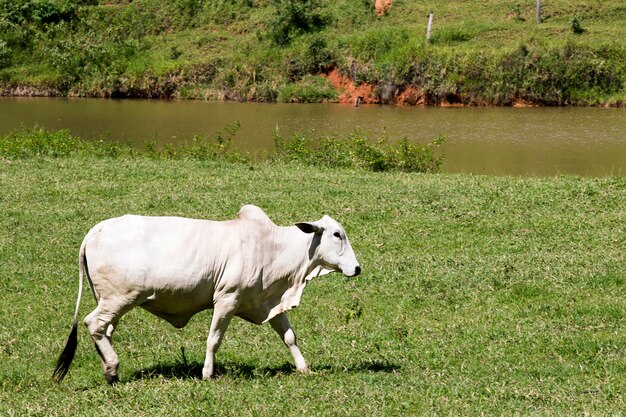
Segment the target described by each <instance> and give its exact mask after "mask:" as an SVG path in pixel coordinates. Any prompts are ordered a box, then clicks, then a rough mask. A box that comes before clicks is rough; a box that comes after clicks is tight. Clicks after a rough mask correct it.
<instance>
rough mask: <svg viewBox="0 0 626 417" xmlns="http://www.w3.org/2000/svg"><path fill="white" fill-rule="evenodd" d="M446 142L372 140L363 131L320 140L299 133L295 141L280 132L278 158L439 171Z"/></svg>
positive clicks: (276, 135) (276, 136)
mask: <svg viewBox="0 0 626 417" xmlns="http://www.w3.org/2000/svg"><path fill="white" fill-rule="evenodd" d="M445 141H446V137H444V136H439V137H437V138H435V139H434V140H432V141H431V142H430V143H428V144H426V145H424V146H421V145H413V144H410V143H409V141H408V139H406V138H402V139H400V140H398V141H390V140H389V139H388V138H387V137H386V136H383V137H382V138H379V139H378V140H377V141H372V140H369V139H368V138H367V137H366V136H365V135H364V134H363V132H360V131H354V132H352V133H351V134H350V135H349V136H348V137H347V138H335V137H324V138H320V139H317V140H314V139H312V138H310V137H308V136H306V135H305V134H303V133H296V134H294V135H293V136H292V138H291V140H289V141H285V140H284V139H283V138H282V137H281V136H280V133H279V132H278V131H276V132H275V133H274V144H275V154H274V158H275V159H283V160H287V161H297V162H301V163H306V164H310V165H322V166H328V167H338V168H362V169H367V170H369V171H377V172H382V171H402V172H439V170H440V168H441V164H442V162H443V156H442V155H439V154H437V152H436V151H437V149H438V148H439V146H440V145H441V144H443V143H444V142H445Z"/></svg>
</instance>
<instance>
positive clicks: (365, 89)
mask: <svg viewBox="0 0 626 417" xmlns="http://www.w3.org/2000/svg"><path fill="white" fill-rule="evenodd" d="M325 77H326V78H327V79H328V80H329V81H330V82H331V83H333V86H335V88H336V89H337V90H339V97H338V99H339V102H340V103H349V104H354V102H355V101H356V99H357V98H359V97H360V98H361V100H360V101H361V103H364V104H374V103H380V100H379V99H378V98H377V97H376V94H374V89H375V87H374V86H372V85H371V84H367V83H360V84H359V85H355V83H354V81H352V80H351V79H350V78H349V77H347V76H345V75H342V74H341V73H340V72H339V71H338V70H337V69H336V68H335V69H333V70H332V71H331V72H329V73H328V74H326V75H325Z"/></svg>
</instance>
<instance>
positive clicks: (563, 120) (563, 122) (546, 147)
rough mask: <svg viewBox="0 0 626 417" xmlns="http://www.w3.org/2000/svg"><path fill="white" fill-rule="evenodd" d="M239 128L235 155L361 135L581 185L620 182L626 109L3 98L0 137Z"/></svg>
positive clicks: (178, 134)
mask: <svg viewBox="0 0 626 417" xmlns="http://www.w3.org/2000/svg"><path fill="white" fill-rule="evenodd" d="M234 121H239V122H240V123H241V127H240V129H239V131H238V132H237V135H236V136H235V139H234V141H235V142H234V143H235V146H237V147H239V148H240V149H242V150H244V151H255V150H258V149H263V148H270V147H272V146H273V142H272V133H273V131H274V129H276V128H277V127H278V128H279V130H280V132H281V134H282V135H283V136H285V137H287V136H289V135H290V134H291V133H293V132H296V131H307V132H310V131H313V132H314V133H313V135H316V134H319V135H322V134H332V133H339V134H342V135H346V134H348V133H350V132H351V131H353V130H354V129H363V130H365V131H366V132H368V136H369V137H370V138H372V139H375V138H378V137H379V136H380V135H383V134H385V133H386V134H387V135H388V136H389V137H391V138H400V137H403V136H406V137H408V138H409V139H410V140H411V141H414V142H419V143H425V142H427V141H429V140H431V139H432V138H434V137H435V136H438V135H440V134H443V135H446V136H448V137H449V141H448V142H447V143H446V144H445V145H444V146H443V147H442V149H443V151H444V153H445V155H446V156H445V159H444V161H445V162H444V166H443V169H444V171H445V172H458V173H473V174H495V175H558V174H575V175H583V176H604V175H625V174H626V133H625V132H626V109H599V108H527V109H516V108H432V107H427V108H420V107H417V108H416V107H391V106H375V105H369V106H368V105H362V106H360V107H359V108H354V107H352V106H349V105H339V104H306V105H305V104H258V103H221V102H202V101H150V100H97V99H42V98H1V99H0V134H6V133H8V132H9V131H10V130H12V129H15V128H19V127H21V126H27V127H30V126H32V125H34V124H35V123H37V124H39V125H40V126H42V127H45V128H48V129H69V130H70V131H71V132H72V133H73V134H74V135H77V136H81V137H83V138H101V137H107V138H110V139H114V140H120V141H123V142H126V141H132V142H134V143H137V144H138V145H140V144H142V143H143V142H144V141H146V140H150V141H156V142H157V143H170V142H180V141H182V142H185V141H187V142H188V141H190V140H191V138H192V136H193V135H194V134H199V135H213V134H214V133H215V131H217V130H218V129H221V128H223V127H225V126H226V125H227V124H229V123H232V122H234Z"/></svg>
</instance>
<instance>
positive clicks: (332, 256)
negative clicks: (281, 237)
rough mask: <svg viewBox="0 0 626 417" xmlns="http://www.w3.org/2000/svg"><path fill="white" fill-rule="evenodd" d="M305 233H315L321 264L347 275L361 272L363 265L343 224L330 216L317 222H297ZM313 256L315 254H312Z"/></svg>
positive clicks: (316, 255)
mask: <svg viewBox="0 0 626 417" xmlns="http://www.w3.org/2000/svg"><path fill="white" fill-rule="evenodd" d="M296 226H298V228H299V229H300V230H302V231H303V232H304V233H313V234H314V235H315V236H314V242H315V244H314V245H313V247H312V250H313V251H314V254H311V255H314V256H315V257H317V259H318V261H319V262H320V263H321V266H322V267H323V268H325V269H328V270H331V271H337V272H341V273H342V274H344V275H345V276H348V277H355V276H357V275H359V274H360V273H361V266H360V265H359V262H358V261H357V260H356V256H355V255H354V251H353V250H352V246H350V241H349V240H348V236H347V235H346V231H345V230H343V227H341V225H340V224H339V223H338V222H337V221H335V220H333V219H332V218H331V217H330V216H324V217H322V219H321V220H318V221H316V222H301V223H296ZM312 257H313V256H312Z"/></svg>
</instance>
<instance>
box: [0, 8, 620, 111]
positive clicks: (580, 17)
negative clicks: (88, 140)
mask: <svg viewBox="0 0 626 417" xmlns="http://www.w3.org/2000/svg"><path fill="white" fill-rule="evenodd" d="M535 4H536V2H535V1H534V0H524V1H521V0H511V1H476V0H472V1H445V2H442V1H432V0H431V1H417V0H413V1H412V0H395V1H394V2H393V5H392V6H391V8H390V9H389V10H388V12H387V13H386V14H385V15H383V16H377V15H376V13H375V11H374V1H373V0H334V1H330V0H212V1H211V0H183V1H174V0H134V1H128V0H108V1H97V0H21V1H15V0H0V91H2V93H3V94H4V95H63V96H65V95H69V96H95V97H160V98H199V99H211V100H254V101H299V102H308V101H337V100H352V99H353V98H354V97H355V96H356V95H359V94H362V95H364V97H365V101H366V102H382V103H398V102H401V103H406V104H440V105H446V104H448V105H456V104H470V105H528V104H542V105H614V106H624V104H625V103H626V59H625V57H626V43H625V42H624V39H625V38H626V25H624V22H626V8H625V7H624V4H623V2H622V1H620V0H591V1H589V0H585V1H581V0H545V1H543V5H542V6H543V7H542V22H541V23H540V24H538V23H537V22H536V19H535ZM430 11H433V12H434V24H433V31H432V37H431V42H430V43H427V42H426V27H427V23H428V13H429V12H430ZM329 75H332V76H330V77H329ZM346 89H348V91H347V92H345V91H344V90H346ZM364 92H365V93H364Z"/></svg>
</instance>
